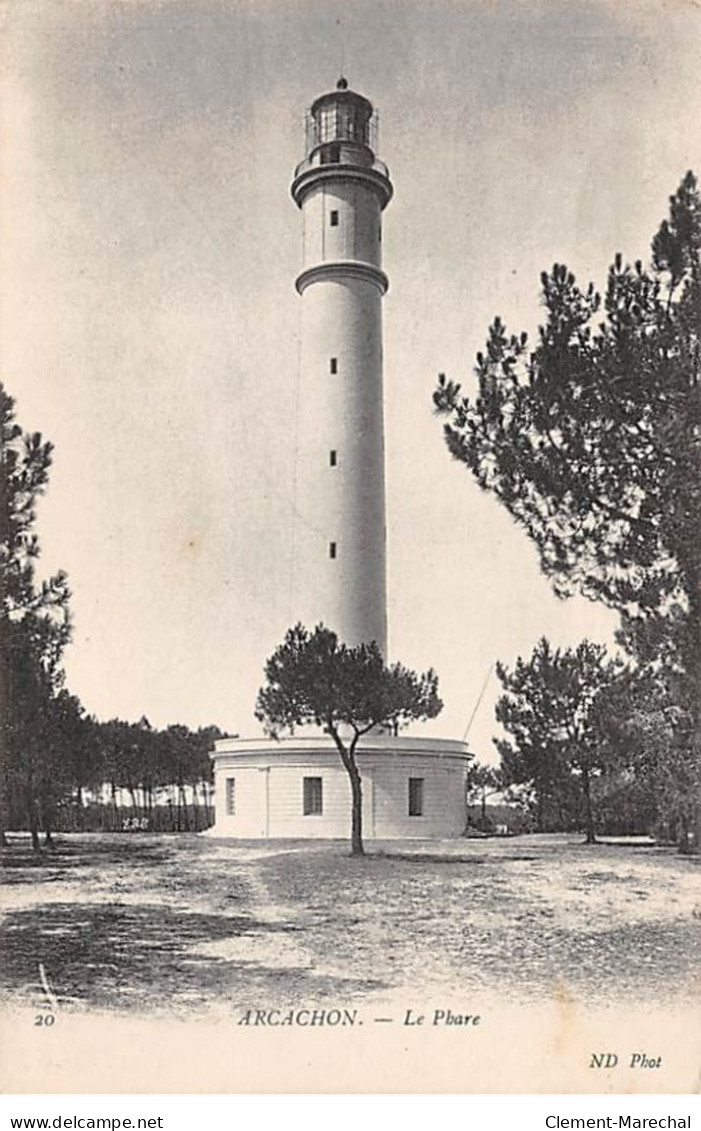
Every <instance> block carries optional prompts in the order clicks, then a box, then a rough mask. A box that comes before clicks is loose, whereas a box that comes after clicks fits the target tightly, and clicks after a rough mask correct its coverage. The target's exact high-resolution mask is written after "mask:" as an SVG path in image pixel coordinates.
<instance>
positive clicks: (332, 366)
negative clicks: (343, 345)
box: [329, 357, 338, 373]
mask: <svg viewBox="0 0 701 1131" xmlns="http://www.w3.org/2000/svg"><path fill="white" fill-rule="evenodd" d="M329 373H338V358H337V357H331V358H329Z"/></svg>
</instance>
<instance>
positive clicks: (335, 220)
mask: <svg viewBox="0 0 701 1131" xmlns="http://www.w3.org/2000/svg"><path fill="white" fill-rule="evenodd" d="M329 223H330V224H331V227H332V228H337V227H338V212H337V211H336V209H335V208H332V209H331V215H330V217H329Z"/></svg>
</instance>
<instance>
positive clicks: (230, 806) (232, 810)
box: [226, 778, 236, 817]
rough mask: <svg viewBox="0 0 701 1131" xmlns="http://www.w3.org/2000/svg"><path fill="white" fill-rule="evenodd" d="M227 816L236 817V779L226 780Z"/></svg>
mask: <svg viewBox="0 0 701 1131" xmlns="http://www.w3.org/2000/svg"><path fill="white" fill-rule="evenodd" d="M226 815H227V817H235V816H236V778H227V779H226Z"/></svg>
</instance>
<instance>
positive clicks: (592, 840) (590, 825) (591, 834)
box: [582, 768, 596, 844]
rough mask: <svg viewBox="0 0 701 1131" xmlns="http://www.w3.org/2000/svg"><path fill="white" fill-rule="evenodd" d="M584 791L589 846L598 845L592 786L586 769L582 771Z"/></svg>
mask: <svg viewBox="0 0 701 1131" xmlns="http://www.w3.org/2000/svg"><path fill="white" fill-rule="evenodd" d="M582 789H583V791H584V810H585V817H586V829H587V840H586V843H587V844H596V832H595V830H594V814H593V813H592V809H591V784H590V781H589V770H588V769H586V768H584V769H583V770H582Z"/></svg>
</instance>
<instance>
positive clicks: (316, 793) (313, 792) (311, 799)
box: [303, 778, 323, 817]
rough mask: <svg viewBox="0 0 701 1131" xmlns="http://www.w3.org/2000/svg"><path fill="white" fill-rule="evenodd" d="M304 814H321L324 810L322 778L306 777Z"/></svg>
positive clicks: (308, 815) (310, 815) (307, 815)
mask: <svg viewBox="0 0 701 1131" xmlns="http://www.w3.org/2000/svg"><path fill="white" fill-rule="evenodd" d="M303 805H304V816H305V817H312V816H315V815H316V816H319V815H320V814H321V813H322V812H323V789H322V781H321V778H304V799H303Z"/></svg>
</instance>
